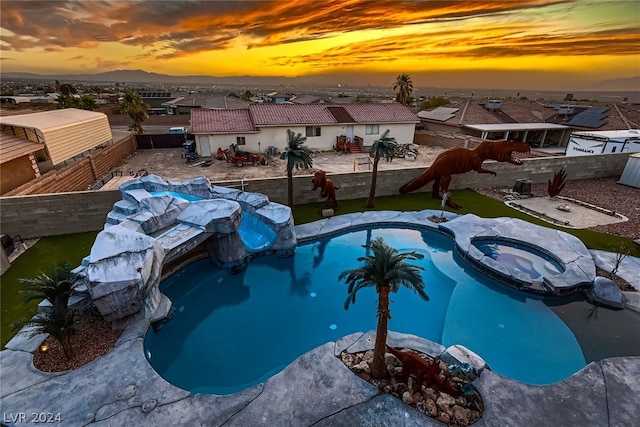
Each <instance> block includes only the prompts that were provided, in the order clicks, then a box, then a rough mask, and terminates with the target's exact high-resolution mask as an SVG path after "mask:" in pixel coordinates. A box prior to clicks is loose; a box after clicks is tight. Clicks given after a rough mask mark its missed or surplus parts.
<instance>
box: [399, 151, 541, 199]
mask: <svg viewBox="0 0 640 427" xmlns="http://www.w3.org/2000/svg"><path fill="white" fill-rule="evenodd" d="M529 151H531V149H530V147H529V144H527V143H526V142H515V141H507V140H501V141H489V140H484V141H482V142H481V143H480V144H479V145H478V146H477V147H475V148H473V149H468V148H462V147H455V148H449V149H448V150H445V151H443V152H442V153H440V154H439V155H438V157H436V159H435V160H434V162H433V164H432V165H431V166H429V168H428V169H427V170H426V171H424V172H422V174H421V175H419V176H418V177H417V178H414V179H412V180H411V181H409V182H407V183H406V184H404V185H403V186H402V187H400V193H402V194H405V193H409V192H411V191H414V190H417V189H418V188H420V187H423V186H425V185H427V184H428V183H430V182H431V181H434V182H433V191H432V193H431V195H432V197H433V198H435V199H442V193H447V192H448V191H449V184H450V183H451V175H455V174H461V173H465V172H469V171H472V170H474V171H476V172H478V173H490V174H493V175H496V173H495V172H494V171H492V170H489V169H485V168H483V167H482V162H484V161H485V160H497V161H499V162H509V163H511V164H514V165H518V166H519V165H521V164H522V163H523V161H522V160H521V159H520V158H518V157H515V156H514V153H528V152H529ZM446 203H447V206H449V207H451V208H453V209H459V208H460V207H461V206H460V205H458V204H456V203H455V202H454V201H453V200H451V198H450V197H449V198H447V202H446Z"/></svg>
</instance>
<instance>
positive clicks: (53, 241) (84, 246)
mask: <svg viewBox="0 0 640 427" xmlns="http://www.w3.org/2000/svg"><path fill="white" fill-rule="evenodd" d="M97 234H98V231H90V232H86V233H78V234H68V235H65V236H52V237H42V238H41V239H39V240H38V242H37V243H36V244H35V245H33V246H32V247H31V248H29V249H28V250H27V251H25V253H23V254H22V255H20V256H19V257H18V258H17V259H16V260H15V261H13V263H11V268H9V270H7V271H6V272H5V273H4V274H3V275H2V279H0V280H1V281H0V305H1V306H2V307H1V309H2V312H1V313H2V314H1V315H0V340H1V342H2V344H1V345H2V347H4V345H5V344H6V343H7V342H9V340H10V339H11V337H13V335H15V331H14V330H13V324H14V323H16V322H22V321H26V320H29V319H30V318H31V317H32V316H33V315H34V314H35V312H36V309H37V306H38V302H37V301H31V302H30V303H28V304H25V303H24V295H22V294H21V293H20V292H19V290H20V288H21V287H22V285H21V284H20V279H22V278H32V277H35V276H37V275H38V274H40V273H49V272H51V271H52V270H55V269H56V268H57V267H59V266H62V265H63V264H64V263H65V262H68V263H70V264H71V265H72V266H74V267H75V266H77V265H80V262H81V261H82V258H84V257H85V256H87V255H89V252H90V250H91V246H92V245H93V242H94V240H95V239H96V235H97Z"/></svg>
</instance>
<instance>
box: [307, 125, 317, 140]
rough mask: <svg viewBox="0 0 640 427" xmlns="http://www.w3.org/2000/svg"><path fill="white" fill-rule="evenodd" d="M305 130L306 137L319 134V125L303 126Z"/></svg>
mask: <svg viewBox="0 0 640 427" xmlns="http://www.w3.org/2000/svg"><path fill="white" fill-rule="evenodd" d="M305 130H306V133H307V134H306V137H307V138H308V137H310V136H320V127H317V126H307V127H306V128H305Z"/></svg>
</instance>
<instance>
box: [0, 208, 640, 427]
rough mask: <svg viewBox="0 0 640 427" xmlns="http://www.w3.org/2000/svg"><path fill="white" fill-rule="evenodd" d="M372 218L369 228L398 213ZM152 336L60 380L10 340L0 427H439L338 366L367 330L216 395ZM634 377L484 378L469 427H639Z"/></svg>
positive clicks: (606, 367)
mask: <svg viewBox="0 0 640 427" xmlns="http://www.w3.org/2000/svg"><path fill="white" fill-rule="evenodd" d="M370 214H371V215H372V216H371V218H366V219H367V220H368V221H371V220H372V219H373V218H378V219H380V218H384V217H385V215H386V216H387V218H391V217H392V216H393V215H394V213H392V212H391V213H390V212H371V213H370ZM426 214H427V213H426V212H422V213H414V215H422V216H425V215H426ZM395 215H396V217H397V216H398V215H399V214H398V213H395ZM402 215H403V216H407V215H410V213H402ZM363 219H364V218H363ZM405 219H407V218H404V217H403V220H405ZM352 223H353V221H352V220H351V221H347V218H345V216H338V217H334V218H331V219H329V220H326V221H324V222H322V223H321V224H320V223H314V224H308V225H304V226H299V227H297V228H296V232H297V233H298V232H299V234H300V236H301V237H303V238H304V235H305V233H306V235H311V233H315V234H317V233H318V232H319V231H320V230H324V231H328V232H331V231H337V230H339V229H340V228H343V227H344V225H345V224H352ZM341 224H342V225H341ZM314 227H315V231H314ZM594 258H595V262H596V264H599V265H602V266H604V267H607V266H608V265H609V266H610V265H611V264H610V263H611V255H610V254H609V255H608V254H606V253H596V254H595V256H594ZM621 272H622V273H623V274H625V275H628V277H629V278H630V279H632V280H631V281H632V284H633V285H634V286H638V287H640V283H638V278H640V260H638V259H637V258H629V259H628V260H627V261H626V262H624V264H623V267H622V268H621ZM147 327H148V323H147V322H146V321H144V320H143V321H139V322H137V323H135V324H132V325H130V326H129V327H128V328H127V329H126V330H125V331H124V333H123V335H122V336H121V337H120V339H119V340H118V342H117V343H116V346H115V348H114V349H113V350H111V351H110V352H109V353H108V354H107V355H105V356H103V357H101V358H99V359H97V360H95V361H93V362H92V363H90V364H88V365H86V366H83V367H81V368H79V369H76V370H73V371H67V372H61V373H43V372H40V371H38V370H36V369H35V368H34V367H33V365H32V354H31V353H32V352H34V351H36V350H37V348H38V347H39V345H40V344H41V343H42V341H43V340H44V337H43V336H38V337H34V338H32V339H28V340H27V339H24V338H21V337H20V338H18V337H16V339H14V340H12V341H11V342H10V343H9V344H7V349H6V350H4V351H2V352H0V366H2V370H1V371H0V412H1V413H2V414H3V420H2V422H3V423H4V424H6V425H31V424H32V423H31V420H32V419H33V414H36V415H38V414H44V415H43V416H44V417H45V418H46V416H47V414H53V416H54V417H55V416H56V415H57V414H59V417H60V418H61V423H60V425H64V426H105V427H106V426H124V425H140V426H167V425H189V426H191V425H212V426H223V425H224V426H242V427H245V426H251V425H253V426H270V427H271V426H278V427H279V426H295V427H298V426H341V427H342V426H362V425H368V426H394V427H396V426H444V424H442V423H440V422H438V421H435V420H433V419H431V418H429V417H427V416H425V415H423V414H422V413H420V412H418V411H417V410H415V409H413V408H411V407H409V406H407V405H405V404H404V403H402V402H401V401H400V400H398V399H396V398H394V397H392V396H389V395H387V394H384V393H381V392H380V391H379V390H378V389H377V388H376V387H374V386H372V385H371V384H369V383H367V382H365V381H363V380H361V379H360V378H359V377H358V376H356V375H354V374H353V373H352V372H351V371H350V370H349V369H348V368H347V367H346V366H345V365H344V364H343V363H342V362H341V360H340V359H339V358H338V357H337V356H338V355H339V354H340V352H341V351H343V350H348V351H349V352H356V351H361V350H364V349H370V348H372V346H373V342H374V341H375V340H374V332H373V331H369V332H366V333H356V334H351V335H349V336H346V337H343V338H341V339H340V340H339V341H337V342H329V343H326V344H324V345H322V346H320V347H317V348H316V349H314V350H312V351H310V352H308V353H306V354H304V355H302V356H300V357H299V358H298V359H296V360H295V361H294V362H293V363H291V364H290V365H289V366H288V367H287V368H285V369H284V370H283V371H281V372H280V373H278V374H277V375H275V376H273V377H272V378H270V379H269V380H268V381H266V382H265V383H263V384H259V385H256V386H254V387H251V388H249V389H247V390H244V391H242V392H239V393H235V394H232V395H227V396H218V395H203V394H195V395H194V394H191V393H189V392H187V391H185V390H181V389H179V388H177V387H174V386H172V385H171V384H169V383H167V382H166V381H165V380H164V379H162V378H161V377H160V376H159V375H158V374H157V373H156V372H155V371H154V370H153V369H152V368H151V366H150V365H149V364H148V363H147V361H146V358H145V357H144V354H143V341H144V334H145V331H146V329H147ZM388 342H389V344H390V345H392V346H404V347H411V348H415V349H419V350H422V351H424V352H426V353H428V354H431V355H439V354H441V353H442V351H443V350H444V348H443V347H442V346H441V345H439V344H436V343H433V342H430V341H428V340H424V339H422V338H418V337H415V336H411V335H404V334H398V333H394V332H391V333H390V335H389V340H388ZM249 351H250V350H249ZM639 378H640V356H634V357H616V358H611V359H605V360H602V361H600V362H593V363H590V364H589V365H587V366H586V367H585V368H584V369H582V370H580V371H579V372H577V373H576V374H574V375H573V376H571V377H570V378H568V379H566V380H564V381H561V382H558V383H555V384H552V385H548V386H534V385H528V384H523V383H519V382H517V381H513V380H510V379H508V378H505V377H502V376H500V375H498V374H496V373H494V372H492V371H490V370H484V371H482V373H481V375H480V377H479V378H478V379H477V380H476V381H475V383H474V385H475V386H476V387H477V389H478V390H479V392H480V394H481V395H482V397H483V399H484V403H485V411H484V414H483V417H482V419H481V420H480V421H478V422H477V423H476V424H475V425H476V426H500V427H502V426H545V427H546V426H550V425H553V426H567V427H569V426H581V427H590V426H593V427H601V426H611V427H618V426H631V425H636V424H637V421H638V420H639V419H640V380H639ZM23 415H24V417H25V418H24V419H23V418H22V416H23Z"/></svg>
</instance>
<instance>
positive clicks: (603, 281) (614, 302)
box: [588, 276, 626, 309]
mask: <svg viewBox="0 0 640 427" xmlns="http://www.w3.org/2000/svg"><path fill="white" fill-rule="evenodd" d="M588 294H589V296H590V297H591V298H592V299H593V301H594V302H597V303H599V304H602V305H604V306H607V307H612V308H620V309H622V308H624V306H625V302H626V298H625V296H624V294H623V293H622V291H621V290H620V287H619V286H618V285H617V284H616V282H614V281H613V280H611V279H608V278H606V277H602V276H597V277H596V278H595V279H594V281H593V286H592V287H591V288H590V289H589V291H588Z"/></svg>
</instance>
